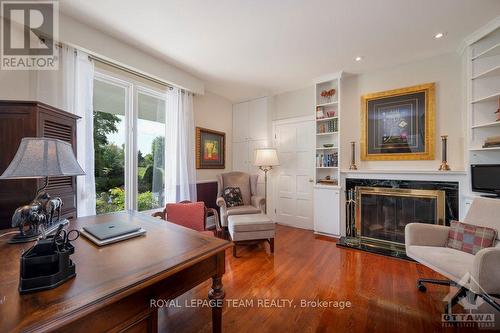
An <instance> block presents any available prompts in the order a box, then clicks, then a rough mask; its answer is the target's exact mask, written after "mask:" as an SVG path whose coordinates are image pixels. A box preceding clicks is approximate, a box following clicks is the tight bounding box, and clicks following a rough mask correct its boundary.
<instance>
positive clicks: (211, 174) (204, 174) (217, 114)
mask: <svg viewBox="0 0 500 333" xmlns="http://www.w3.org/2000/svg"><path fill="white" fill-rule="evenodd" d="M193 108H194V123H195V126H199V127H204V128H208V129H211V130H216V131H220V132H224V133H226V168H225V169H200V170H196V179H197V181H207V180H215V179H216V175H217V174H219V173H222V172H228V171H231V170H232V161H233V155H232V141H233V129H232V128H233V106H232V103H231V101H229V100H228V99H225V98H224V97H221V96H219V95H216V94H213V93H211V92H208V91H206V92H205V95H197V96H195V97H194V100H193Z"/></svg>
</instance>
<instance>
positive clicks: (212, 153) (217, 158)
mask: <svg viewBox="0 0 500 333" xmlns="http://www.w3.org/2000/svg"><path fill="white" fill-rule="evenodd" d="M225 159H226V133H223V132H218V131H213V130H209V129H206V128H201V127H196V169H224V168H225V167H226V165H225V162H226V161H225Z"/></svg>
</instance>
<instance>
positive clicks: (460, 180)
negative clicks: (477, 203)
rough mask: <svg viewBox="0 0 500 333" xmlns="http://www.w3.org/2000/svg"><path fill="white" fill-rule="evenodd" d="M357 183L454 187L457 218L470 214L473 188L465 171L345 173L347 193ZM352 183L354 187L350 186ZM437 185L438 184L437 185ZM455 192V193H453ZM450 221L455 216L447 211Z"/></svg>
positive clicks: (343, 231)
mask: <svg viewBox="0 0 500 333" xmlns="http://www.w3.org/2000/svg"><path fill="white" fill-rule="evenodd" d="M347 180H350V181H349V182H348V181H347ZM353 180H356V182H358V183H359V184H360V185H362V186H385V187H396V188H397V187H398V186H401V187H402V188H405V187H406V188H415V189H440V188H439V187H440V186H441V187H442V186H444V187H447V188H448V187H450V186H451V187H450V188H448V190H447V193H446V196H447V197H448V196H450V195H451V196H452V198H453V205H452V206H454V207H456V208H454V209H456V211H455V212H453V214H454V216H453V218H458V219H463V217H464V216H465V213H466V207H465V201H466V198H467V196H466V193H467V191H466V189H468V187H469V182H468V177H467V172H465V171H437V170H368V169H366V170H342V172H341V184H342V189H343V190H344V191H346V190H348V189H349V188H350V187H349V186H355V185H353V184H354V182H353ZM348 184H350V185H348ZM433 184H434V185H433ZM453 187H456V188H455V191H454V190H453V189H452V188H453ZM452 192H454V194H453V193H452ZM341 198H342V204H341V212H340V213H341V214H340V216H341V219H340V221H341V223H340V230H341V235H342V236H345V234H346V214H345V209H344V207H345V192H344V195H341ZM446 214H447V220H448V218H449V217H451V215H450V212H448V211H447V212H446Z"/></svg>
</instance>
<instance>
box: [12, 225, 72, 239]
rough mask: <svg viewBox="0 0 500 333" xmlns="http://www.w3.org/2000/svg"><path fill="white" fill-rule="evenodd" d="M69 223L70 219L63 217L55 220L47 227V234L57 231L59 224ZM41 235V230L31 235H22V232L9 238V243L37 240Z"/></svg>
mask: <svg viewBox="0 0 500 333" xmlns="http://www.w3.org/2000/svg"><path fill="white" fill-rule="evenodd" d="M61 224H62V225H63V226H65V225H67V224H69V220H68V219H61V220H59V221H54V222H53V223H51V224H50V226H48V227H46V228H47V229H45V234H46V235H50V234H51V233H53V232H55V231H56V230H57V228H59V225H61ZM39 237H40V232H38V233H37V234H30V235H26V234H25V235H23V236H21V235H20V234H17V235H14V236H13V237H12V238H11V239H9V241H8V243H9V244H16V243H28V242H32V241H35V240H37V239H38V238H39Z"/></svg>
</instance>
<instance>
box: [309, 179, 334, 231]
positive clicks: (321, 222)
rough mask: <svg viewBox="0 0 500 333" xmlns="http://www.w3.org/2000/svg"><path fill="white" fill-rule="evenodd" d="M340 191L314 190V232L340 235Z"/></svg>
mask: <svg viewBox="0 0 500 333" xmlns="http://www.w3.org/2000/svg"><path fill="white" fill-rule="evenodd" d="M339 208H340V191H339V190H334V189H328V188H315V189H314V231H315V232H319V233H322V234H328V235H334V236H338V235H340V224H339V218H340V217H339V215H340V214H339V213H340V211H339Z"/></svg>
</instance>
